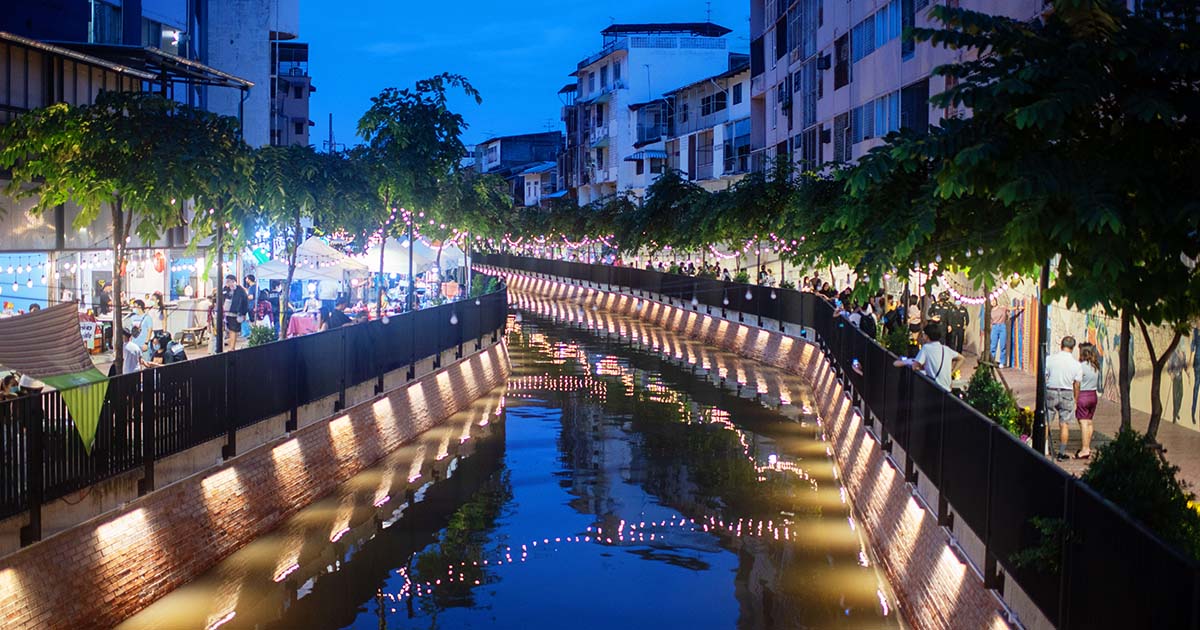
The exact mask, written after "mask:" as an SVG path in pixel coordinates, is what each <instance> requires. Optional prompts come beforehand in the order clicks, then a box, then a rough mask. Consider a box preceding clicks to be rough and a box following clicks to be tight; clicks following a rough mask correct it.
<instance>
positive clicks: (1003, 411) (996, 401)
mask: <svg viewBox="0 0 1200 630" xmlns="http://www.w3.org/2000/svg"><path fill="white" fill-rule="evenodd" d="M965 399H966V401H967V404H968V405H971V406H972V407H974V408H975V409H977V410H978V411H979V413H982V414H983V415H985V416H987V417H989V418H991V419H992V421H994V422H995V423H996V424H998V425H1000V426H1002V427H1004V429H1005V430H1006V431H1008V432H1009V433H1012V434H1013V435H1015V436H1017V437H1020V436H1021V428H1020V427H1019V426H1018V423H1017V415H1018V414H1017V402H1016V400H1014V399H1013V396H1012V393H1011V392H1009V391H1008V388H1007V387H1005V386H1004V384H1003V383H1001V382H1000V381H998V380H996V377H995V375H993V374H992V371H991V370H988V369H986V368H978V369H976V370H975V374H974V375H972V376H971V380H970V381H969V382H968V383H967V392H966V397H965Z"/></svg>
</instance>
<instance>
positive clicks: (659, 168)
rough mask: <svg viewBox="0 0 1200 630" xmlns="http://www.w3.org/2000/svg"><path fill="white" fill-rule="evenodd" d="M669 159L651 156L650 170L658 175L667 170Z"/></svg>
mask: <svg viewBox="0 0 1200 630" xmlns="http://www.w3.org/2000/svg"><path fill="white" fill-rule="evenodd" d="M666 170H667V161H666V160H664V159H662V158H650V172H651V173H653V174H655V175H658V174H661V173H664V172H666Z"/></svg>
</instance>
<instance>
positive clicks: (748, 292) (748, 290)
mask: <svg viewBox="0 0 1200 630" xmlns="http://www.w3.org/2000/svg"><path fill="white" fill-rule="evenodd" d="M753 299H754V294H753V293H751V292H750V289H746V300H753Z"/></svg>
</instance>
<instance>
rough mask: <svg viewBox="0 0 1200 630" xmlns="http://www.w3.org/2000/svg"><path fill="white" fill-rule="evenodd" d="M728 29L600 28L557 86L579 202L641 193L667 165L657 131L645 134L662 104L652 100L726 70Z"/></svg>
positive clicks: (570, 182) (661, 115) (565, 164)
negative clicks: (590, 49) (595, 41)
mask: <svg viewBox="0 0 1200 630" xmlns="http://www.w3.org/2000/svg"><path fill="white" fill-rule="evenodd" d="M729 32H730V30H729V29H727V28H725V27H723V26H719V25H716V24H712V23H708V22H695V23H667V24H613V25H612V26H609V27H608V28H605V29H604V30H602V31H600V34H601V36H602V37H603V46H602V47H601V49H600V50H599V51H597V52H596V53H595V54H593V55H591V56H589V57H587V58H586V59H583V60H582V61H580V62H579V63H578V64H577V65H576V68H575V71H574V72H572V73H571V76H573V77H574V78H575V82H574V83H573V84H568V85H567V86H566V87H564V88H563V90H561V91H560V92H559V95H560V97H561V98H562V100H563V110H562V117H563V122H564V124H565V125H566V129H567V141H566V147H565V150H564V154H563V156H562V158H561V162H562V166H561V168H562V175H563V177H564V179H565V184H566V186H567V187H568V188H569V189H570V190H571V192H572V193H573V194H574V196H575V198H576V199H577V200H578V202H579V203H580V204H587V203H590V202H592V201H594V200H597V199H601V198H604V197H607V196H610V195H615V194H617V193H618V192H622V191H631V192H633V193H634V194H635V195H638V196H640V195H642V194H643V193H644V191H645V187H646V186H647V185H648V184H649V183H650V182H652V181H653V180H654V178H655V177H656V176H657V173H656V172H654V171H655V170H657V171H659V172H661V170H662V168H663V167H664V165H665V160H664V158H665V153H664V151H663V137H662V134H661V133H659V137H658V139H657V140H651V138H652V137H653V136H654V131H653V130H652V129H650V127H653V126H655V125H656V124H657V125H662V124H663V123H664V121H665V119H666V117H667V111H666V108H663V107H661V106H659V105H653V103H654V102H655V101H659V100H661V99H662V96H663V92H664V91H665V90H668V89H672V88H676V87H679V86H681V85H687V84H690V83H692V82H694V81H697V80H699V79H702V78H704V77H709V76H713V75H715V74H717V73H719V72H724V71H725V70H727V69H728V68H729V53H728V52H727V50H726V49H727V46H728V42H727V40H726V39H725V35H727V34H728V33H729ZM639 121H640V124H641V126H642V128H643V133H642V135H641V136H640V137H639V133H638V129H639ZM656 121H657V122H656ZM647 134H649V135H647ZM656 160H657V162H656Z"/></svg>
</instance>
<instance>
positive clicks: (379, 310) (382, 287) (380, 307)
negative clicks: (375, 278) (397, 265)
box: [376, 232, 388, 317]
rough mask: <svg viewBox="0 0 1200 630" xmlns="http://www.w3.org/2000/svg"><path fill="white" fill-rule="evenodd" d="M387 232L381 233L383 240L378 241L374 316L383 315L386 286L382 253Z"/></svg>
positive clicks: (384, 249) (385, 248)
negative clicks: (377, 292) (376, 293)
mask: <svg viewBox="0 0 1200 630" xmlns="http://www.w3.org/2000/svg"><path fill="white" fill-rule="evenodd" d="M387 239H388V237H387V232H384V233H383V240H382V241H380V242H379V301H378V302H377V310H376V317H383V293H384V290H385V289H386V288H387V279H386V278H385V276H384V275H383V254H384V252H385V251H387Z"/></svg>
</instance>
